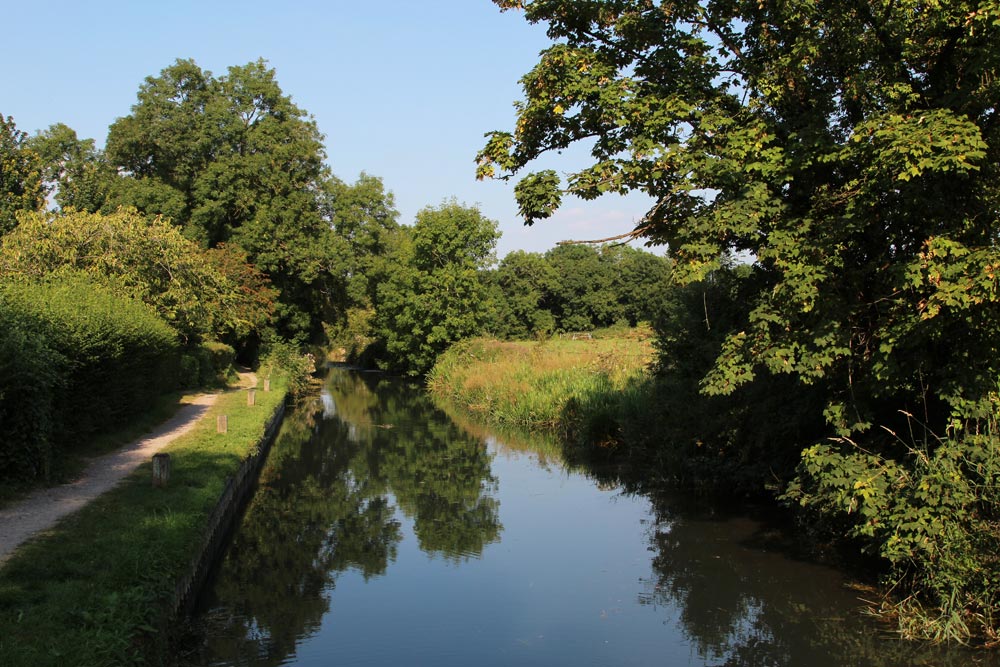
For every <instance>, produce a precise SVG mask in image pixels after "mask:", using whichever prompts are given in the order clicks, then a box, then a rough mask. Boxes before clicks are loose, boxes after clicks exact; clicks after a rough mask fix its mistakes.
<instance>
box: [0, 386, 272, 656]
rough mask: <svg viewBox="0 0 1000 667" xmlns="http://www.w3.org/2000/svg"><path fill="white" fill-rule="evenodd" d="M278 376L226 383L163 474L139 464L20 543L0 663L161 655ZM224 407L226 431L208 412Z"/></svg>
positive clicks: (0, 589)
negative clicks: (181, 590)
mask: <svg viewBox="0 0 1000 667" xmlns="http://www.w3.org/2000/svg"><path fill="white" fill-rule="evenodd" d="M285 393H286V385H285V383H284V382H279V381H273V382H272V391H270V392H266V393H265V392H261V391H258V392H257V401H256V405H255V406H247V404H246V402H247V401H246V393H245V392H241V391H232V392H227V393H225V394H223V395H222V396H220V397H219V399H218V401H217V402H216V404H215V405H214V406H213V407H212V408H211V409H210V410H209V411H208V413H207V414H206V415H205V416H204V417H203V418H202V419H201V421H200V422H199V423H198V424H197V425H196V426H195V427H194V428H193V429H192V430H191V431H189V432H188V433H187V434H185V435H184V436H182V437H180V438H178V439H177V440H175V441H174V442H173V443H172V444H171V445H169V446H168V447H167V448H166V449H165V450H164V451H166V452H168V453H169V454H170V455H171V467H172V470H171V478H170V484H169V486H168V487H167V488H165V489H157V488H153V487H152V485H151V477H152V473H151V469H150V468H151V464H149V463H147V464H144V465H143V466H142V467H140V468H139V469H138V470H137V471H136V472H135V473H133V474H132V475H130V476H129V477H127V478H126V479H125V480H124V481H123V482H122V483H121V484H119V485H118V486H116V487H115V488H114V489H113V490H111V491H109V492H108V493H106V494H104V495H102V496H100V497H99V498H97V499H96V500H94V501H93V502H91V503H90V504H88V505H87V506H86V507H84V508H83V509H82V510H80V511H79V512H76V513H75V514H72V515H70V516H69V517H67V518H66V519H64V520H63V521H61V522H60V523H59V524H58V525H57V526H56V528H55V529H53V530H52V531H50V532H49V533H48V534H46V535H43V536H40V537H38V538H36V539H34V540H32V541H30V542H29V543H27V544H25V545H23V546H22V547H21V548H20V549H19V550H18V552H17V553H16V554H15V555H14V556H13V557H12V558H11V560H9V561H8V562H7V563H6V564H5V565H4V566H3V567H2V568H0V664H2V665H4V666H5V667H20V666H22V665H24V666H29V665H30V666H32V667H36V666H43V665H140V664H165V663H167V662H168V656H166V655H165V648H166V643H167V624H168V622H169V620H170V619H169V607H170V605H171V603H172V602H173V597H172V596H173V594H174V589H175V584H176V582H177V580H178V579H179V578H180V577H181V576H183V575H184V574H185V573H186V569H187V568H188V567H189V564H190V561H191V558H192V556H193V555H194V551H195V550H196V549H197V548H198V546H199V544H200V541H201V538H202V533H203V531H204V527H205V522H206V518H207V516H208V514H209V512H210V511H211V510H212V508H213V507H214V505H215V503H216V502H217V500H218V498H219V495H220V493H221V491H222V489H223V485H224V483H225V478H226V477H227V476H228V475H231V474H232V473H233V472H235V471H236V469H237V468H238V466H239V464H240V462H241V461H242V460H243V458H245V457H246V456H247V454H249V453H250V452H251V451H252V449H253V448H254V447H255V446H256V444H257V442H258V441H259V439H260V437H261V436H262V435H263V433H264V426H265V423H266V422H267V420H268V418H269V417H270V416H271V414H272V413H273V412H274V410H275V409H276V408H277V406H278V405H279V403H281V401H283V400H284V396H285ZM219 414H226V415H228V422H229V430H228V433H225V434H219V433H216V416H217V415H219Z"/></svg>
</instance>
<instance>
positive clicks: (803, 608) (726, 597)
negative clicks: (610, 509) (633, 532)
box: [641, 501, 970, 667]
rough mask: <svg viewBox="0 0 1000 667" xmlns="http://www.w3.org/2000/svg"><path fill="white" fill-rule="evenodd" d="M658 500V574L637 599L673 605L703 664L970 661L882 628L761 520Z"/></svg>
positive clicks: (770, 666) (762, 666) (654, 538)
mask: <svg viewBox="0 0 1000 667" xmlns="http://www.w3.org/2000/svg"><path fill="white" fill-rule="evenodd" d="M668 502H669V501H668ZM657 506H658V507H657V509H658V514H659V515H660V517H661V518H660V520H659V521H658V522H656V523H655V525H653V527H652V530H651V534H650V539H651V543H652V547H653V552H654V554H655V555H654V558H653V572H654V579H653V580H652V581H648V582H646V588H647V590H646V593H645V594H644V595H643V597H642V600H641V601H642V602H644V603H646V604H663V605H670V606H673V607H674V608H676V609H678V610H679V611H680V618H679V622H680V625H681V627H682V629H683V630H684V633H685V634H686V635H687V637H688V638H689V639H690V640H691V642H692V644H693V646H694V647H695V649H696V650H697V652H698V653H699V655H700V656H701V657H702V658H703V659H704V660H706V661H707V662H708V664H714V665H719V666H720V667H721V666H726V667H791V666H794V665H811V666H812V665H814V666H816V667H824V666H830V667H833V666H835V665H836V666H838V667H839V666H840V665H865V666H872V667H880V666H885V667H889V666H897V665H942V666H950V665H955V666H956V667H957V666H958V665H966V664H970V662H969V660H970V654H969V653H966V652H956V651H954V650H951V651H947V652H945V651H943V650H942V651H937V650H934V649H931V648H929V647H927V646H923V645H914V644H910V643H906V642H899V641H895V640H890V639H886V638H885V637H884V636H882V635H880V634H879V632H878V628H877V627H875V626H874V624H873V623H871V622H870V621H866V619H864V618H863V617H862V616H861V614H860V609H859V607H860V602H856V601H855V600H854V597H855V596H854V595H853V594H852V593H850V592H848V591H847V590H846V589H844V588H843V587H842V586H840V585H838V583H837V578H836V576H835V575H833V574H831V573H830V572H829V571H828V570H826V569H825V568H822V567H820V566H817V565H814V564H810V563H806V562H801V561H795V560H792V559H789V558H788V555H787V554H779V553H775V551H774V550H775V549H776V548H777V545H776V544H770V543H767V541H766V540H765V538H763V537H762V532H761V528H762V526H761V524H760V523H758V522H756V521H753V520H750V519H746V518H729V517H727V516H725V515H721V516H720V515H716V516H709V517H705V516H704V514H703V515H702V516H701V517H698V516H697V515H692V513H690V512H687V511H685V512H682V513H678V512H677V511H676V509H670V508H669V507H668V506H667V503H663V502H657Z"/></svg>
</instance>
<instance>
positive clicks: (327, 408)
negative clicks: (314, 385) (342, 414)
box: [319, 387, 337, 419]
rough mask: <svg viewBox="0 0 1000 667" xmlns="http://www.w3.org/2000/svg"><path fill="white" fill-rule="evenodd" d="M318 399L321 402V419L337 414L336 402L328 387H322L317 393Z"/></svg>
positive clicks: (330, 417)
mask: <svg viewBox="0 0 1000 667" xmlns="http://www.w3.org/2000/svg"><path fill="white" fill-rule="evenodd" d="M319 400H320V401H322V402H323V419H332V418H333V417H335V416H337V402H336V401H334V400H333V395H332V394H331V393H330V390H329V389H326V388H325V387H324V388H323V391H321V392H320V393H319Z"/></svg>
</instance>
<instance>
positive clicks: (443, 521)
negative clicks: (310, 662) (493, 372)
mask: <svg viewBox="0 0 1000 667" xmlns="http://www.w3.org/2000/svg"><path fill="white" fill-rule="evenodd" d="M317 401H318V404H317V405H316V406H314V407H311V408H310V407H309V406H304V407H302V408H300V409H297V410H296V411H294V412H293V413H292V414H290V415H289V416H288V417H287V418H286V421H285V424H284V425H283V427H282V430H281V434H280V435H279V437H278V440H277V441H276V442H275V444H274V447H273V448H272V451H271V453H270V456H269V458H268V462H267V464H266V466H265V468H264V470H263V471H262V473H261V478H260V483H259V489H258V491H257V493H256V494H255V496H254V499H253V500H252V501H251V504H250V507H248V509H247V512H246V515H245V517H244V520H243V523H242V525H241V526H240V528H239V529H238V531H237V532H236V535H235V537H234V539H233V543H232V545H231V547H230V549H229V551H228V553H227V555H226V558H225V562H224V563H223V564H222V566H221V568H220V572H219V575H218V577H217V580H216V582H215V585H214V587H213V590H212V591H211V593H210V596H209V599H208V600H207V602H206V606H207V611H206V612H205V614H204V616H203V625H204V626H205V627H204V628H203V631H204V634H205V636H206V637H207V639H206V645H205V646H204V647H203V649H202V650H201V651H199V652H201V653H205V654H207V655H214V656H219V655H225V656H234V657H235V656H239V658H238V659H237V660H236V662H237V664H253V665H277V664H283V663H284V661H285V660H286V659H287V657H288V656H290V655H293V654H294V651H295V647H296V644H297V643H298V642H299V641H300V640H301V639H302V638H303V637H308V636H309V635H310V634H312V633H313V632H314V631H315V630H316V629H317V628H318V627H319V625H320V621H321V619H322V618H323V617H324V615H325V614H327V613H328V611H329V608H330V593H331V591H332V590H333V588H334V586H335V583H336V579H337V576H338V574H339V573H342V572H344V571H346V570H348V569H352V570H355V571H357V572H359V573H361V574H362V575H363V577H364V578H365V579H366V580H367V579H368V578H370V577H376V576H378V575H381V574H383V573H385V571H386V568H387V567H388V565H389V563H391V562H392V561H394V560H395V558H396V553H397V545H398V543H399V542H400V540H401V539H402V537H403V535H402V531H401V522H400V519H399V515H402V516H403V517H406V518H408V519H410V520H411V521H412V523H413V526H414V532H415V534H416V536H417V538H418V540H419V544H420V547H421V549H423V550H424V551H425V552H428V553H431V554H434V555H437V556H440V557H442V558H445V559H448V560H451V561H454V562H460V561H462V560H465V559H468V558H474V557H476V556H478V555H479V554H481V553H482V550H483V548H484V546H486V545H487V544H490V543H492V542H495V541H497V540H498V539H499V536H500V533H501V530H502V526H501V525H500V520H499V516H498V509H499V504H498V502H497V500H496V498H495V497H493V495H492V493H493V492H494V491H495V488H496V479H495V478H494V477H493V476H492V475H491V473H490V455H489V454H488V453H487V451H486V448H485V447H483V446H482V444H481V443H480V441H478V440H476V439H473V438H471V437H469V436H468V435H465V434H464V433H463V432H462V431H461V430H460V429H458V427H456V426H455V425H454V424H453V423H452V422H451V421H450V420H449V419H448V418H447V417H446V416H445V415H444V414H443V413H441V412H440V411H439V410H437V409H436V408H435V407H434V406H433V405H432V404H431V402H430V401H429V400H428V399H427V397H426V395H425V394H423V393H422V392H419V391H415V390H414V389H413V388H412V387H411V386H407V385H406V384H404V383H400V382H397V381H389V380H384V379H382V378H381V377H380V376H378V375H370V374H369V375H361V374H353V373H346V372H343V373H335V374H333V375H331V377H330V379H329V381H328V383H327V385H326V386H325V388H324V390H323V392H322V395H321V396H320V397H318V399H317ZM220 601H224V603H222V604H220Z"/></svg>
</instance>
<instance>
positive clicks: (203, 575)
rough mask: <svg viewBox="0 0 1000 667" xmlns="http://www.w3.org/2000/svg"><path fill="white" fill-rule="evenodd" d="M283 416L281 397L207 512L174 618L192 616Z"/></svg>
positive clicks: (182, 580)
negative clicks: (248, 452) (251, 447)
mask: <svg viewBox="0 0 1000 667" xmlns="http://www.w3.org/2000/svg"><path fill="white" fill-rule="evenodd" d="M284 416H285V402H284V401H282V402H281V403H279V404H278V406H277V407H276V408H275V410H274V413H273V414H272V415H271V418H270V419H269V420H268V422H267V426H266V427H265V429H264V435H263V436H261V438H260V440H259V441H258V442H257V445H256V447H254V448H253V449H251V454H250V455H249V456H247V457H246V458H245V459H243V462H242V463H241V464H240V467H239V469H238V470H237V471H236V474H235V475H234V476H231V477H227V478H226V484H225V487H224V488H223V489H222V494H221V495H220V496H219V500H218V502H216V504H215V507H214V508H212V512H211V513H210V514H209V516H208V520H207V522H206V527H205V532H204V535H203V536H202V541H201V544H200V545H199V547H198V550H197V551H196V552H195V554H194V556H193V557H192V559H191V565H190V567H189V568H188V571H187V573H186V574H185V575H184V576H182V577H181V578H180V580H178V582H177V586H176V588H175V589H174V596H173V603H172V605H171V608H170V613H171V616H172V617H173V618H174V619H178V618H183V617H185V616H189V615H191V613H192V612H193V611H194V608H195V605H196V604H197V602H198V596H199V595H200V594H201V591H202V588H203V587H204V586H205V582H206V581H207V579H208V574H209V572H211V570H212V567H213V566H214V565H215V564H216V563H217V562H218V560H219V558H221V556H222V554H223V552H224V551H225V548H226V543H227V538H228V537H229V533H230V531H231V529H232V527H233V523H234V522H235V521H236V519H237V518H238V517H239V516H240V514H241V513H242V511H243V508H244V507H245V505H246V503H247V501H248V500H249V499H250V495H251V491H252V490H253V488H254V485H255V484H256V482H257V477H258V475H259V474H260V469H261V467H262V466H263V464H264V461H266V460H267V453H268V451H270V449H271V444H272V443H273V442H274V438H275V436H276V435H277V434H278V429H279V428H280V427H281V422H282V420H283V419H284Z"/></svg>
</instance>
